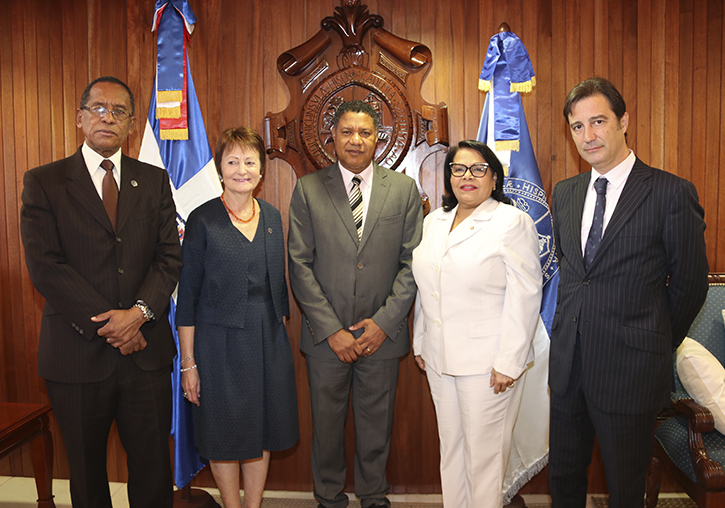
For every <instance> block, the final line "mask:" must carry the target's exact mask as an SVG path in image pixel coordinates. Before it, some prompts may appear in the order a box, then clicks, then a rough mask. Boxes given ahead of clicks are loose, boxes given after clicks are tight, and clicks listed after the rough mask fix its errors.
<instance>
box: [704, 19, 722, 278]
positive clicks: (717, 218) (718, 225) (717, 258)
mask: <svg viewBox="0 0 725 508" xmlns="http://www.w3.org/2000/svg"><path fill="white" fill-rule="evenodd" d="M723 32H725V27H724V28H723ZM720 82H721V83H723V82H725V36H723V38H722V41H721V46H720ZM723 127H725V107H723V104H722V102H721V103H720V140H719V143H718V144H719V145H720V146H721V147H723V146H725V128H723ZM718 167H719V168H720V171H722V168H725V150H723V149H721V150H720V161H719V164H718ZM720 182H721V183H720V185H722V182H723V180H722V179H720ZM721 194H722V193H721ZM713 216H714V221H713V220H712V218H713ZM706 219H707V220H706V222H707V223H709V224H711V226H710V227H713V226H712V224H713V222H714V226H715V227H714V229H715V230H716V231H717V241H716V248H717V250H716V252H715V255H714V259H712V258H710V260H709V261H710V267H711V270H712V267H713V266H725V227H724V226H725V199H721V200H719V201H718V207H717V210H712V211H711V212H710V217H709V218H708V217H706Z"/></svg>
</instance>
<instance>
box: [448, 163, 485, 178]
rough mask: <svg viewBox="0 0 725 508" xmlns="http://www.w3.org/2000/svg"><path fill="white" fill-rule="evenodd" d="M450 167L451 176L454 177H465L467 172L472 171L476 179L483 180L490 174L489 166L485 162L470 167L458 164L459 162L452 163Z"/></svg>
mask: <svg viewBox="0 0 725 508" xmlns="http://www.w3.org/2000/svg"><path fill="white" fill-rule="evenodd" d="M449 167H450V168H451V174H452V175H453V176H463V175H465V174H466V171H469V170H470V171H471V175H472V176H473V177H474V178H483V177H484V176H486V173H488V168H489V165H488V164H486V163H485V162H479V163H476V164H471V165H470V166H466V165H465V164H458V163H457V162H456V163H454V162H451V163H450V164H449Z"/></svg>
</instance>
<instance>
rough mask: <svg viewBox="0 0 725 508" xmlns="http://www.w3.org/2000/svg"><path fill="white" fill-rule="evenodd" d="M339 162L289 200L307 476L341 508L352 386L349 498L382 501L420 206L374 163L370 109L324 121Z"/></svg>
mask: <svg viewBox="0 0 725 508" xmlns="http://www.w3.org/2000/svg"><path fill="white" fill-rule="evenodd" d="M332 137H333V140H334V144H335V151H336V153H337V157H338V162H337V163H335V164H332V165H330V166H328V167H326V168H324V169H322V170H320V171H318V172H317V173H313V174H310V175H306V176H304V177H302V178H300V179H299V181H298V182H297V186H296V187H295V190H294V193H293V195H292V201H291V203H290V221H289V222H290V224H289V272H290V283H291V285H292V290H293V291H294V294H295V296H296V297H297V301H298V302H299V304H300V307H301V308H302V312H303V314H304V318H305V323H303V325H302V334H301V349H302V351H303V352H304V353H305V355H306V358H307V374H308V378H309V382H310V398H311V405H312V423H313V440H312V474H313V477H314V481H315V497H316V498H317V500H318V501H319V502H320V506H322V507H325V508H344V507H345V506H347V504H348V498H347V496H346V495H345V494H344V492H343V489H344V487H345V479H346V463H345V421H346V417H347V411H348V399H349V397H350V387H351V386H352V404H353V412H354V417H355V432H356V445H355V493H356V495H357V496H358V497H359V498H360V500H361V504H362V507H363V508H371V507H372V508H375V507H388V506H390V503H389V501H388V500H387V498H386V497H385V495H386V494H387V492H388V490H389V485H388V482H387V479H386V475H385V469H386V467H387V462H388V453H389V451H390V436H391V431H392V427H393V409H394V406H395V391H396V387H397V382H398V362H399V358H400V357H401V356H403V355H404V354H405V353H407V352H408V350H409V349H410V338H409V335H408V313H409V311H410V308H411V305H412V303H413V300H414V298H415V283H414V281H413V275H412V273H411V270H410V263H411V257H412V253H413V249H414V248H415V247H416V246H417V245H418V242H420V238H421V231H422V220H423V209H422V206H421V203H420V196H419V194H418V190H417V188H416V186H415V183H414V182H413V180H412V179H411V178H409V177H407V176H405V175H403V174H401V173H396V172H395V171H390V170H388V169H386V168H383V167H381V166H378V165H377V164H376V163H374V162H373V157H374V155H375V148H376V144H377V140H378V116H377V114H376V112H375V110H374V109H373V108H372V107H371V106H370V105H369V104H367V103H364V102H361V101H349V102H346V103H344V104H342V105H341V106H340V107H339V108H338V109H337V112H336V114H335V118H334V120H333V127H332Z"/></svg>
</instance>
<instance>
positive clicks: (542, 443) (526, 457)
mask: <svg viewBox="0 0 725 508" xmlns="http://www.w3.org/2000/svg"><path fill="white" fill-rule="evenodd" d="M535 84H536V78H535V76H534V69H533V66H532V65H531V60H530V59H529V54H528V52H527V51H526V48H525V47H524V44H523V42H521V40H520V39H519V38H518V37H517V36H516V35H515V34H514V33H512V32H508V31H504V32H499V33H497V34H496V35H494V36H493V37H491V41H490V44H489V47H488V51H487V52H486V61H485V62H484V64H483V69H482V70H481V75H480V80H479V89H481V90H482V91H486V92H488V93H487V94H486V100H485V103H484V106H483V113H482V114H481V123H480V125H479V129H478V137H477V139H478V140H479V141H481V142H483V143H486V144H487V145H488V146H489V147H490V148H491V149H492V150H493V151H494V152H495V153H496V156H497V157H498V158H499V160H500V161H501V164H502V165H503V167H504V187H503V190H504V193H505V194H506V195H507V196H508V197H509V198H511V201H512V203H513V205H514V206H516V207H517V208H519V209H520V210H523V211H524V212H526V213H527V214H529V216H530V217H531V218H532V219H533V221H534V224H536V229H537V231H538V233H539V258H540V261H541V273H542V276H543V288H542V289H543V291H542V293H543V294H542V300H541V317H540V319H539V324H538V326H537V327H536V332H535V334H534V337H533V348H534V355H535V359H534V364H533V366H531V367H530V368H529V369H527V371H526V380H525V383H526V384H525V387H524V392H523V396H522V401H521V409H520V410H519V417H518V419H517V422H516V425H515V427H514V432H513V439H512V447H511V457H510V459H509V466H508V469H507V471H506V477H505V479H504V489H503V492H504V504H507V503H508V502H509V501H510V500H511V498H512V497H513V496H514V495H515V494H516V493H517V492H518V490H519V489H520V488H521V487H523V486H524V485H525V484H526V482H528V481H529V480H530V479H531V478H532V477H533V476H534V475H535V474H536V473H538V472H539V471H541V470H542V469H543V468H544V466H546V464H547V463H548V460H549V459H548V457H549V418H548V415H549V395H548V391H547V383H548V376H549V345H550V343H549V337H550V336H551V324H552V321H553V319H554V310H555V309H556V295H557V290H558V285H559V266H558V264H557V261H556V255H555V254H556V253H555V250H554V238H553V221H552V218H551V210H550V209H549V204H548V202H547V199H546V192H544V189H543V187H542V183H541V174H540V173H539V165H538V164H537V162H536V157H535V155H534V148H533V146H532V145H531V137H530V136H529V128H528V125H527V124H526V116H525V115H524V109H523V105H522V102H521V92H531V91H532V89H533V87H534V85H535Z"/></svg>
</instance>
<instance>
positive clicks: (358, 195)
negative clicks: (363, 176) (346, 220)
mask: <svg viewBox="0 0 725 508" xmlns="http://www.w3.org/2000/svg"><path fill="white" fill-rule="evenodd" d="M349 198H350V208H351V209H352V219H353V220H354V221H355V227H356V228H357V239H358V240H360V239H361V238H362V224H363V197H362V192H361V191H360V177H359V176H354V177H353V178H352V190H351V191H350V196H349Z"/></svg>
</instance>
